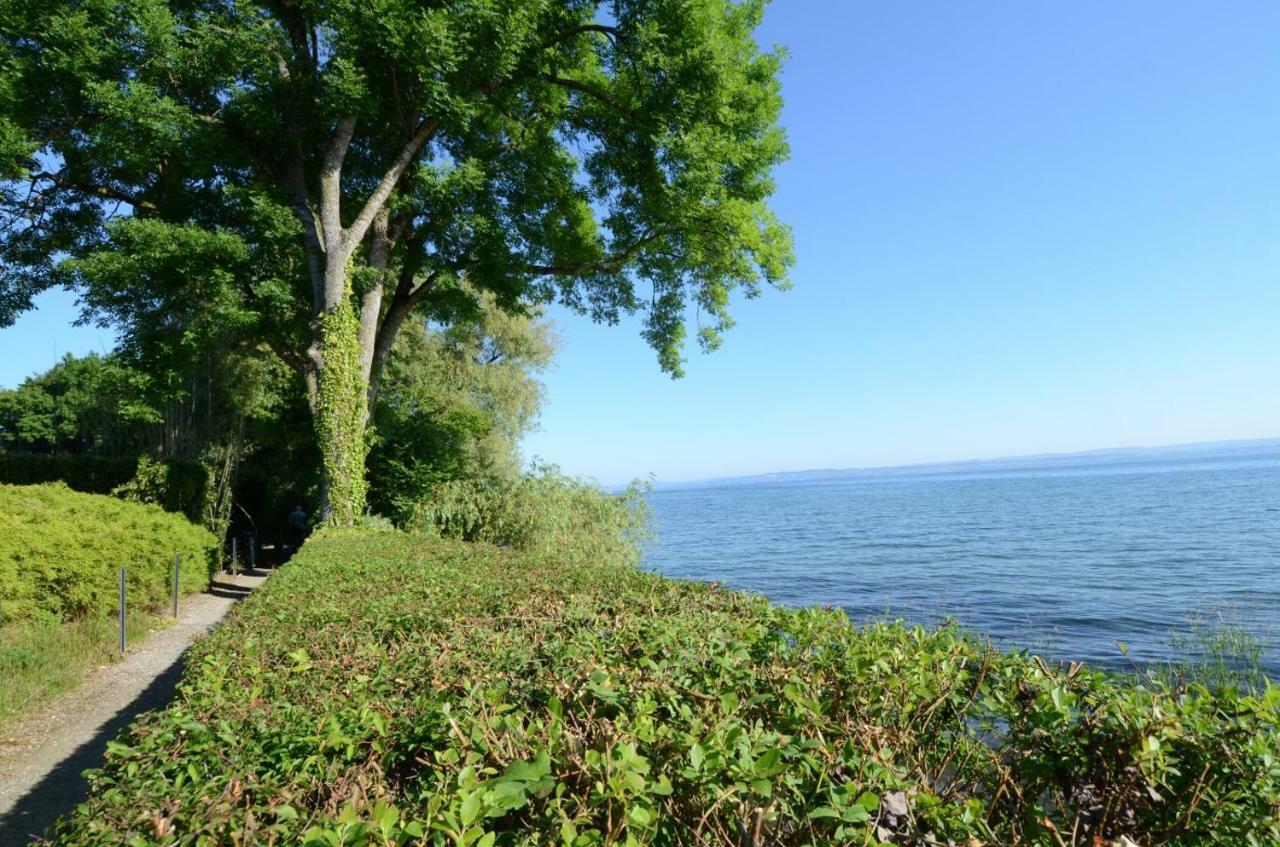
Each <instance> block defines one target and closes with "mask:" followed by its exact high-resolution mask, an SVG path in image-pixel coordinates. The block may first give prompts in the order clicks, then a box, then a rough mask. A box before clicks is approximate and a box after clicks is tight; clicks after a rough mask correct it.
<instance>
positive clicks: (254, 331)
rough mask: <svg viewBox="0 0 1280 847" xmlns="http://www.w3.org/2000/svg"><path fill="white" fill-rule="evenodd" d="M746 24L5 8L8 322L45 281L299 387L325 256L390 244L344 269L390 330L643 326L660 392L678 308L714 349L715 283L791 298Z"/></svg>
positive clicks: (182, 0) (768, 78)
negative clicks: (246, 343) (640, 321)
mask: <svg viewBox="0 0 1280 847" xmlns="http://www.w3.org/2000/svg"><path fill="white" fill-rule="evenodd" d="M763 5H764V4H763V1H762V0H744V2H732V1H731V0H615V2H610V3H599V2H588V0H569V2H564V0H471V2H465V3H463V2H432V3H423V2H418V0H358V1H357V0H262V1H261V2H249V0H212V1H211V2H209V1H206V2H193V0H9V2H7V3H5V4H4V6H3V8H2V9H0V115H2V116H3V118H2V119H0V169H3V176H4V177H5V178H6V182H5V183H4V186H3V195H2V196H0V205H2V206H3V210H2V211H3V212H4V220H3V224H2V226H3V229H2V230H0V259H3V265H2V267H0V323H3V322H7V321H11V320H12V319H13V317H14V316H15V315H16V314H17V313H18V312H19V311H21V310H22V309H24V308H28V307H29V306H30V302H31V297H32V296H33V295H34V294H35V293H36V292H38V291H39V290H41V289H43V288H45V287H48V286H50V285H56V284H66V285H71V286H74V287H77V288H79V289H80V290H81V291H84V292H86V300H85V302H86V305H87V306H88V308H89V310H90V312H91V313H92V314H94V315H96V316H97V317H99V318H102V319H109V320H114V321H118V322H121V323H123V324H124V326H125V329H126V331H127V334H126V337H127V338H131V337H134V336H136V337H137V338H138V339H142V340H145V339H147V338H154V337H155V333H154V330H155V328H156V327H158V326H165V325H171V324H172V323H174V322H184V323H185V325H186V326H187V327H189V329H187V330H186V332H188V334H189V335H190V336H191V338H190V339H189V340H193V341H199V340H201V338H200V336H201V334H202V333H205V332H218V333H225V332H240V333H244V334H247V335H252V336H257V337H266V338H269V339H270V340H271V341H272V343H273V344H274V345H276V346H277V347H278V348H279V351H280V352H281V353H282V355H285V356H286V357H288V358H289V360H290V361H291V362H293V363H294V364H295V365H297V364H298V363H299V362H300V361H301V360H300V351H302V350H303V349H304V348H305V346H306V344H307V341H308V320H309V318H310V316H311V314H312V313H313V312H314V310H315V309H316V308H317V307H316V303H318V302H321V299H320V298H319V297H317V296H316V295H317V290H316V288H317V286H318V285H320V282H319V280H320V275H319V274H318V272H317V268H318V267H319V266H320V265H321V264H323V262H324V261H325V260H326V257H330V258H332V257H333V256H336V255H340V251H339V250H338V248H339V247H341V246H342V245H340V244H338V243H336V242H337V241H338V240H340V239H339V238H338V236H336V235H334V233H339V232H342V233H346V235H344V236H342V237H344V238H345V237H347V236H350V237H351V238H353V239H356V240H360V239H363V238H364V234H365V233H367V232H370V231H371V230H370V228H369V227H370V226H371V225H372V226H373V227H374V228H375V229H376V228H378V227H381V226H383V225H384V224H385V225H387V226H388V228H389V231H390V236H391V237H390V238H389V239H388V240H387V242H386V244H387V250H388V251H389V253H390V255H389V257H387V258H386V261H385V267H381V265H382V264H384V263H383V262H382V260H381V259H379V258H378V257H371V256H370V252H376V250H374V248H373V247H372V246H371V245H370V244H358V245H355V246H353V248H352V249H353V251H354V252H353V253H352V258H351V269H350V270H351V273H352V277H353V281H354V283H355V285H354V289H355V291H354V294H355V296H356V297H359V296H361V294H362V293H363V292H365V291H368V290H369V289H370V288H371V287H374V286H377V285H380V284H383V283H385V282H388V281H389V282H390V286H389V289H390V288H393V296H391V297H390V307H391V309H390V310H388V312H387V313H388V314H389V313H390V311H393V310H394V309H396V308H399V309H401V311H404V310H408V309H412V308H427V309H430V308H432V304H433V303H435V304H436V306H437V307H439V304H440V302H441V301H442V300H447V299H448V297H449V296H450V295H449V293H448V292H450V291H453V292H456V291H457V288H456V287H455V288H452V289H451V288H449V287H448V286H440V287H436V286H434V285H433V283H434V282H436V281H444V280H447V279H449V278H455V277H457V276H459V275H461V274H465V276H466V278H467V279H468V280H469V282H470V284H471V285H473V286H476V287H477V288H480V289H483V290H488V291H491V292H493V293H494V294H495V295H496V297H497V298H498V301H499V302H500V303H501V304H503V306H504V307H506V308H509V309H515V308H517V307H518V304H520V303H521V302H527V301H529V300H539V301H545V300H549V299H553V298H558V299H560V300H561V301H563V302H564V303H566V304H568V305H570V306H571V307H574V308H576V309H579V310H581V311H583V312H586V313H588V314H590V315H592V316H593V317H594V318H596V319H598V320H602V321H607V322H616V321H617V320H618V319H619V318H620V316H621V315H623V314H625V313H632V312H643V313H644V314H645V321H646V323H645V330H644V335H645V338H646V339H647V341H648V342H649V343H650V344H651V345H652V346H653V347H654V348H655V349H656V351H657V352H658V356H659V360H660V362H661V365H662V367H663V368H664V369H666V370H667V371H669V372H672V373H675V374H678V373H679V372H680V370H681V361H682V360H681V351H682V348H683V342H684V339H685V334H686V330H685V323H686V318H687V317H689V314H690V311H691V310H692V309H696V310H697V311H698V312H699V314H700V315H705V325H704V326H702V327H701V329H700V330H699V332H698V336H699V340H700V342H701V343H702V345H703V346H704V347H706V348H713V347H714V346H716V344H717V343H718V342H719V338H720V332H721V331H722V330H724V329H725V328H727V327H728V326H729V325H730V323H731V320H730V316H729V311H728V306H729V300H730V295H731V293H732V292H733V291H734V290H735V289H740V290H741V291H743V292H745V293H746V294H747V295H748V296H755V295H756V294H758V293H759V292H760V291H761V289H762V287H763V286H764V285H777V286H784V285H785V284H786V283H785V275H786V270H787V267H788V265H789V263H790V261H791V254H790V237H789V234H788V232H787V230H786V228H785V227H784V226H782V225H781V224H780V223H779V222H778V221H777V220H776V218H775V217H774V215H773V214H772V212H771V211H770V210H769V208H768V207H767V205H766V201H767V199H768V197H769V195H770V194H771V192H772V190H773V183H772V180H771V176H770V172H771V170H772V168H773V166H774V165H776V164H777V163H779V162H780V161H782V159H783V158H784V157H785V154H786V144H785V140H784V138H783V134H782V132H781V130H780V128H779V127H778V126H777V118H778V113H779V109H780V105H781V99H780V96H779V87H778V82H777V73H778V69H779V61H780V56H779V54H778V52H776V51H774V52H765V51H761V50H760V49H759V48H758V47H757V45H756V43H755V41H754V38H753V31H754V29H755V27H756V26H757V24H758V23H759V21H760V18H761V14H762V9H763ZM344 140H345V146H344V144H343V142H344ZM339 149H340V151H341V153H342V155H341V156H339V157H337V161H340V163H341V164H340V176H339V175H338V174H339V172H338V171H337V170H335V167H334V165H335V151H338V150H339ZM333 196H337V197H338V198H339V199H340V200H341V203H339V204H337V205H332V204H326V203H325V202H322V201H324V200H325V198H326V197H333ZM334 209H336V210H337V211H336V215H337V216H338V217H339V220H338V221H336V224H337V227H336V228H334V227H332V226H328V225H327V224H326V222H325V221H323V220H320V219H321V218H322V217H323V216H324V215H328V214H330V213H331V210H334ZM383 215H385V217H380V216H383ZM328 223H335V222H333V221H330V222H328ZM326 233H328V237H329V242H330V243H325V241H324V238H325V234H326ZM371 258H374V259H375V260H376V261H374V262H373V263H372V264H373V265H374V266H375V267H374V268H373V269H369V267H368V266H369V265H370V259H371ZM196 312H199V314H195V313H196ZM699 320H700V322H701V321H702V320H703V319H702V318H700V319H699ZM392 332H393V333H394V328H393V330H392ZM151 352H152V353H153V354H154V355H155V356H156V357H157V360H158V361H163V360H164V355H168V356H170V357H178V356H180V355H186V351H182V350H173V349H167V348H162V347H155V348H154V349H151Z"/></svg>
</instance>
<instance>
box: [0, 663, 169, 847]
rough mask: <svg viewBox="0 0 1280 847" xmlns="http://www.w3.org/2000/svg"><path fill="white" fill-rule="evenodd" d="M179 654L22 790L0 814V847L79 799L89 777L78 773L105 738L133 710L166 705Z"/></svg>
mask: <svg viewBox="0 0 1280 847" xmlns="http://www.w3.org/2000/svg"><path fill="white" fill-rule="evenodd" d="M185 659H186V651H183V654H182V656H180V657H178V659H177V660H176V661H174V662H173V663H172V664H171V665H169V667H167V668H165V670H164V672H163V673H161V674H160V675H159V676H157V677H156V678H155V679H153V680H152V681H151V684H150V685H148V686H147V687H146V688H145V689H143V690H142V691H141V692H140V693H139V694H138V696H137V697H135V698H134V699H133V700H132V701H131V702H130V703H129V704H128V705H127V706H125V707H124V708H122V709H120V710H119V711H118V712H116V713H115V714H114V715H112V717H111V718H110V720H108V721H107V722H106V723H105V724H103V725H102V726H101V727H100V728H99V729H98V731H97V732H96V733H95V734H94V736H93V738H91V739H89V740H88V741H86V742H84V743H83V744H81V745H80V746H79V747H77V748H76V749H75V750H73V751H72V752H71V753H70V754H69V755H68V756H67V757H66V758H65V759H63V760H62V761H61V762H59V763H58V764H57V766H55V767H54V769H53V770H51V771H49V773H48V774H46V775H45V777H44V779H42V780H40V782H38V783H37V784H36V785H35V786H33V787H32V788H31V790H30V791H28V792H27V793H26V794H24V795H22V797H20V798H19V799H18V802H17V803H15V804H14V806H13V808H12V809H10V810H9V812H8V813H7V814H5V815H3V816H0V847H20V845H26V844H30V843H31V842H32V841H33V840H38V839H39V838H41V837H42V836H43V835H45V834H46V830H48V829H49V827H50V826H52V825H53V823H54V821H56V820H57V819H58V818H60V817H61V816H62V815H64V814H66V813H67V812H70V811H72V810H73V809H75V807H76V805H77V804H78V803H80V802H82V801H83V800H84V798H85V795H86V794H87V793H88V790H89V782H88V780H86V779H85V778H84V776H83V772H84V771H85V770H88V769H89V768H96V767H100V766H101V765H102V756H103V753H104V752H106V749H107V742H108V741H112V740H114V739H115V738H116V736H118V735H119V734H120V732H121V731H122V730H123V729H124V728H125V727H126V726H128V725H129V724H130V723H132V722H133V720H134V719H135V718H137V717H138V715H140V714H142V713H143V712H147V711H151V710H154V709H163V708H164V707H165V706H167V705H168V704H169V701H170V699H172V697H173V691H174V688H175V687H176V686H177V684H178V680H179V679H181V677H182V668H183V665H184V664H185Z"/></svg>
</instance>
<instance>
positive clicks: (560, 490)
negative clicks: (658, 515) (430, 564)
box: [410, 465, 649, 564]
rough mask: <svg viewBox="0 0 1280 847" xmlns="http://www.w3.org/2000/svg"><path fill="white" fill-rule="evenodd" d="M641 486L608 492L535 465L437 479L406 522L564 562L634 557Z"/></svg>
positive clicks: (643, 519) (642, 531) (641, 531)
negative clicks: (508, 472) (510, 472)
mask: <svg viewBox="0 0 1280 847" xmlns="http://www.w3.org/2000/svg"><path fill="white" fill-rule="evenodd" d="M645 490H646V489H645V487H644V486H643V485H641V484H639V483H633V484H632V485H631V486H630V487H629V488H627V489H626V490H625V491H624V492H622V493H621V494H610V493H608V492H606V491H603V490H602V489H601V488H600V487H599V486H597V485H595V484H594V483H592V482H589V481H587V480H582V479H575V478H573V477H568V476H565V475H563V474H561V473H560V472H559V470H558V469H557V468H556V467H555V466H553V465H541V466H537V467H535V468H534V469H533V470H532V471H531V472H530V473H527V474H524V475H522V476H518V477H499V478H496V479H488V480H486V479H463V480H454V481H449V482H445V483H441V484H439V485H437V486H436V487H435V488H434V489H433V490H432V492H431V494H430V496H428V497H427V498H425V499H424V500H423V501H421V502H420V503H419V504H418V505H417V508H416V510H415V512H414V514H413V517H412V519H411V521H410V527H411V528H413V529H415V530H417V531H419V532H423V533H426V534H428V535H432V536H436V537H440V538H456V539H462V540H465V541H484V542H487V543H490V544H496V545H498V546H501V547H511V548H515V549H517V550H520V551H522V552H525V553H531V554H534V555H536V556H542V557H547V556H556V557H559V558H560V559H561V560H563V561H565V562H568V563H590V562H595V563H600V564H634V563H635V562H636V561H637V560H638V557H639V551H640V545H641V543H643V541H644V540H645V539H646V538H647V537H648V534H649V524H648V520H649V515H648V509H647V507H646V505H645V501H644V492H645Z"/></svg>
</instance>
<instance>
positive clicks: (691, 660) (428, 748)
mask: <svg viewBox="0 0 1280 847" xmlns="http://www.w3.org/2000/svg"><path fill="white" fill-rule="evenodd" d="M1278 725H1280V689H1278V688H1275V687H1270V686H1268V687H1266V688H1265V689H1264V690H1263V691H1262V692H1260V693H1259V694H1258V696H1246V695H1244V694H1241V693H1239V692H1237V691H1235V690H1234V689H1222V690H1220V691H1216V692H1215V691H1210V690H1208V689H1205V688H1203V687H1198V686H1190V687H1188V688H1185V689H1176V690H1174V689H1166V688H1144V687H1142V686H1141V685H1140V684H1139V683H1138V681H1137V680H1135V679H1131V678H1123V677H1115V676H1110V675H1106V674H1103V673H1099V672H1094V671H1090V670H1087V669H1084V668H1080V667H1075V666H1071V667H1057V666H1049V665H1047V664H1045V663H1043V662H1041V661H1040V660H1038V659H1035V658H1034V657H1030V656H1027V655H1025V654H1018V653H1015V654H1001V653H997V652H994V651H992V650H991V649H990V648H989V647H988V646H986V645H984V644H982V643H979V642H977V641H975V640H973V639H971V638H968V637H966V636H964V635H963V634H961V633H958V632H957V631H955V630H953V629H948V628H943V629H937V630H925V629H919V628H908V627H905V626H902V625H899V624H874V625H869V626H865V627H858V626H855V625H854V624H852V623H851V622H850V621H849V620H848V619H847V618H846V617H845V616H844V615H843V614H842V613H840V612H838V611H827V610H819V609H799V610H797V609H786V608H781V607H778V606H774V605H772V604H770V603H769V602H767V601H766V600H764V599H763V598H761V597H758V596H753V595H749V594H743V593H737V592H731V591H726V590H723V589H721V588H719V587H717V586H715V585H707V584H700V583H693V582H681V581H675V580H670V579H666V578H662V577H659V576H656V575H653V574H649V573H645V572H643V571H640V570H637V569H634V568H628V567H615V566H601V565H593V564H581V565H562V564H558V563H556V562H555V561H554V560H552V559H549V558H546V557H543V556H531V555H528V554H521V553H518V552H515V551H512V550H501V549H498V548H494V547H491V546H487V545H468V544H465V543H459V542H451V541H440V540H433V539H429V538H424V537H422V536H421V535H417V536H415V535H410V534H405V533H399V532H386V531H382V532H370V531H363V530H324V531H322V532H320V533H318V534H317V535H315V536H313V537H312V539H311V540H310V541H309V542H308V543H307V545H306V547H305V548H303V550H302V551H301V552H300V553H299V555H298V556H296V557H295V558H294V559H293V561H292V562H291V563H290V565H289V566H288V567H286V568H284V569H283V570H282V571H281V572H279V573H278V574H276V575H275V576H274V577H272V580H271V581H270V582H269V583H268V584H267V585H266V586H265V587H264V588H262V589H259V590H258V591H257V592H255V593H254V594H253V596H251V597H250V598H248V599H247V600H246V601H245V602H244V603H242V604H241V605H240V606H239V607H238V609H237V610H236V612H234V613H233V614H232V616H231V617H230V618H229V619H228V620H227V621H226V622H225V623H224V624H223V625H222V626H220V627H219V628H218V629H217V630H216V631H215V633H214V634H213V635H212V636H211V637H210V638H208V639H207V640H205V641H204V642H202V643H201V644H200V645H199V646H198V647H197V648H196V649H195V650H194V655H193V656H192V657H191V660H190V663H189V664H188V669H187V672H186V675H185V677H184V681H183V683H182V686H181V688H180V692H179V695H178V697H177V699H176V700H175V701H174V702H173V703H172V704H171V706H170V707H169V708H168V709H167V710H165V711H163V712H158V713H153V714H150V715H147V716H144V717H143V718H142V719H141V720H140V721H139V722H138V723H136V724H135V725H134V726H133V727H132V729H131V730H130V731H128V732H127V733H126V734H125V735H124V736H122V737H121V738H120V739H119V740H118V741H116V742H114V743H112V744H111V745H110V746H109V750H108V754H107V759H106V763H105V767H104V769H103V770H101V771H99V772H97V773H96V774H94V775H92V777H91V782H92V785H93V789H92V792H91V795H90V797H89V798H88V800H87V802H86V803H85V804H84V805H82V806H81V807H80V808H79V809H78V810H77V812H76V813H75V814H74V815H73V816H71V817H70V818H69V819H66V820H64V821H63V822H62V823H61V824H60V825H59V826H58V828H57V831H56V841H57V843H60V844H66V845H72V844H74V845H112V847H114V845H119V844H131V845H144V844H156V845H160V844H165V845H172V844H193V845H194V844H208V845H212V844H305V845H315V846H316V847H319V845H330V846H331V847H332V845H354V844H360V845H364V844H379V845H385V844H397V845H399V844H433V845H464V847H470V846H471V845H478V847H492V845H499V844H501V845H544V844H553V843H554V844H563V845H609V844H672V845H674V844H722V845H765V844H770V845H811V844H812V845H819V844H820V845H827V844H857V845H880V844H894V845H940V844H961V845H980V844H989V845H997V844H999V845H1005V844H1027V845H1046V846H1047V847H1048V846H1050V845H1051V847H1062V845H1067V844H1071V845H1090V846H1091V847H1092V845H1106V844H1111V843H1129V842H1128V841H1125V840H1124V839H1132V840H1133V842H1135V843H1138V844H1141V845H1144V847H1154V846H1155V845H1207V844H1220V845H1232V847H1237V845H1255V847H1257V846H1258V845H1274V844H1276V843H1277V840H1278V839H1280V817H1278V815H1280V731H1278Z"/></svg>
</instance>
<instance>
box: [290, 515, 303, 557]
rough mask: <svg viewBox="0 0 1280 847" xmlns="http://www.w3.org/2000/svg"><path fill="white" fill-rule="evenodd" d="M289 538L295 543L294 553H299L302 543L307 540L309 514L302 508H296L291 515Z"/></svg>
mask: <svg viewBox="0 0 1280 847" xmlns="http://www.w3.org/2000/svg"><path fill="white" fill-rule="evenodd" d="M289 537H290V539H291V540H292V541H293V552H294V553H296V552H298V548H299V547H301V546H302V542H303V541H305V540H306V538H307V513H306V512H304V511H303V510H302V507H301V506H294V507H293V511H292V512H290V513H289Z"/></svg>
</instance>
